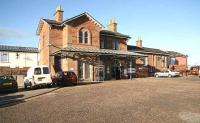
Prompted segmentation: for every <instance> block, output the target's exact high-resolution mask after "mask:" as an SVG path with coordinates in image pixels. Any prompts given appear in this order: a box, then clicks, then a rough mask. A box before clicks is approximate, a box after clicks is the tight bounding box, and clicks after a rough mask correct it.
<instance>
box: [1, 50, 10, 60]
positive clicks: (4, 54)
mask: <svg viewBox="0 0 200 123" xmlns="http://www.w3.org/2000/svg"><path fill="white" fill-rule="evenodd" d="M0 62H9V53H8V52H0Z"/></svg>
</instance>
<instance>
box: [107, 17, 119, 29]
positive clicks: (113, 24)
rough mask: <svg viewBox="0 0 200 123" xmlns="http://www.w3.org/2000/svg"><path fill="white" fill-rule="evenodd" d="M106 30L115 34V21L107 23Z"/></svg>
mask: <svg viewBox="0 0 200 123" xmlns="http://www.w3.org/2000/svg"><path fill="white" fill-rule="evenodd" d="M108 30H109V31H112V32H117V23H116V22H115V19H112V20H110V21H109V23H108Z"/></svg>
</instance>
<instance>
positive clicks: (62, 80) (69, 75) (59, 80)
mask: <svg viewBox="0 0 200 123" xmlns="http://www.w3.org/2000/svg"><path fill="white" fill-rule="evenodd" d="M52 80H53V83H54V84H56V85H60V86H65V85H76V84H77V76H76V74H75V73H74V72H73V71H60V72H57V73H56V75H55V76H54V77H53V78H52Z"/></svg>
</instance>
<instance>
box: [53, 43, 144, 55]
mask: <svg viewBox="0 0 200 123" xmlns="http://www.w3.org/2000/svg"><path fill="white" fill-rule="evenodd" d="M62 52H81V53H83V54H84V53H97V54H99V55H123V56H127V55H128V56H143V57H144V56H146V55H143V54H139V53H135V52H130V51H122V50H111V49H99V48H95V47H91V48H83V47H76V46H75V45H68V46H67V47H66V48H63V49H61V50H59V51H57V52H56V53H54V54H53V55H56V54H59V53H62Z"/></svg>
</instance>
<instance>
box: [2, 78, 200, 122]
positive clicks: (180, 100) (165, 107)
mask: <svg viewBox="0 0 200 123" xmlns="http://www.w3.org/2000/svg"><path fill="white" fill-rule="evenodd" d="M30 114H31V115H30ZM0 117H1V118H0V122H1V123H8V122H9V123H10V122H15V123H22V122H33V123H34V122H37V123H43V122H45V123H52V122H53V123H54V122H57V123H66V122H68V123H75V122H76V123H78V122H84V123H85V122H89V123H102V122H107V123H124V122H126V123H133V122H135V123H199V122H200V80H199V78H198V77H197V76H194V77H193V76H192V77H178V78H159V79H156V78H154V77H152V78H137V79H135V78H134V79H132V80H117V81H105V82H103V83H97V84H89V85H84V86H70V87H64V88H60V89H58V90H56V91H54V92H51V93H48V94H45V95H42V96H40V97H37V98H34V99H31V100H28V101H25V102H24V103H19V104H15V105H11V106H6V107H3V108H0Z"/></svg>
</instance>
